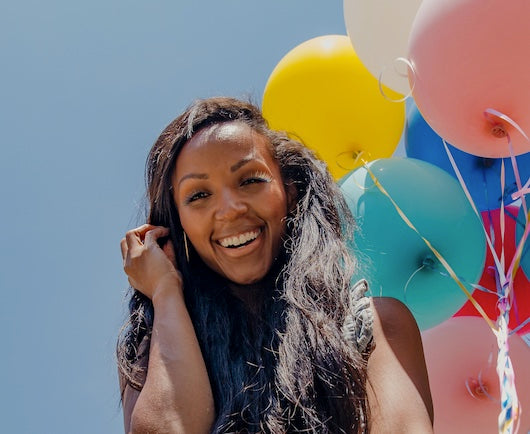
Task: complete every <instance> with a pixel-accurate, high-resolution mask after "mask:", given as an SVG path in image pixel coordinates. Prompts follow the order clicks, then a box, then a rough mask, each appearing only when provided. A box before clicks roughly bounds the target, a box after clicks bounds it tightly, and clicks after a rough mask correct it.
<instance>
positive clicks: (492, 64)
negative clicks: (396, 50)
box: [409, 0, 530, 158]
mask: <svg viewBox="0 0 530 434" xmlns="http://www.w3.org/2000/svg"><path fill="white" fill-rule="evenodd" d="M529 50H530V1H528V0H509V1H506V0H424V1H423V2H422V4H421V6H420V8H419V10H418V13H417V15H416V18H415V20H414V22H413V25H412V29H411V34H410V38H409V60H410V62H411V64H412V68H411V71H410V74H409V81H410V82H411V87H412V86H413V87H414V88H413V97H414V100H415V102H416V104H417V106H418V108H419V110H420V112H421V114H422V115H423V117H424V118H425V120H426V121H427V122H428V123H429V125H430V126H431V127H432V128H433V130H435V131H436V132H437V133H438V135H440V136H441V137H443V138H444V139H446V140H447V141H448V142H449V143H451V144H452V145H454V146H456V147H457V148H460V149H462V150H464V151H466V152H468V153H471V154H475V155H479V156H483V157H489V158H500V157H507V156H509V155H510V148H509V145H508V140H507V137H506V136H503V133H504V132H506V133H508V134H509V136H510V138H511V141H512V145H513V149H514V154H515V155H519V154H523V153H525V152H529V151H530V142H529V141H528V140H527V139H526V138H525V137H524V135H523V134H521V133H520V132H519V131H518V128H517V127H519V128H520V129H522V130H523V131H524V132H525V133H526V136H528V137H530V110H529V109H528V107H529V102H530V51H529ZM488 109H493V110H494V111H496V112H497V113H500V114H502V115H504V116H507V118H504V119H503V118H502V116H499V115H498V114H497V115H496V114H488V115H485V112H486V111H487V110H488ZM493 113H495V112H493ZM511 121H513V123H515V125H516V126H513V123H512V122H511Z"/></svg>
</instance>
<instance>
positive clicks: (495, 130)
mask: <svg viewBox="0 0 530 434" xmlns="http://www.w3.org/2000/svg"><path fill="white" fill-rule="evenodd" d="M491 134H492V135H493V136H494V137H497V138H498V139H502V138H503V137H506V136H507V134H508V133H507V132H506V129H505V128H504V125H502V124H495V125H493V126H492V127H491Z"/></svg>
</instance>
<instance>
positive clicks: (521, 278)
mask: <svg viewBox="0 0 530 434" xmlns="http://www.w3.org/2000/svg"><path fill="white" fill-rule="evenodd" d="M518 212H519V208H518V207H517V206H515V205H510V206H507V207H506V208H505V215H504V217H505V219H504V220H505V230H504V243H503V242H502V238H501V230H500V210H499V209H497V210H493V211H483V212H482V221H483V223H484V227H485V228H486V230H487V231H488V233H490V227H493V230H494V234H495V241H494V247H495V251H496V252H497V256H499V257H500V254H501V250H502V247H503V244H504V257H505V263H506V266H505V267H506V269H508V267H509V265H510V263H511V261H512V258H513V257H514V255H515V249H516V247H517V246H516V238H515V229H516V224H517V222H516V218H517V215H518ZM487 250H488V252H487V255H486V263H485V265H484V271H483V273H482V277H481V278H480V281H479V285H480V286H482V287H484V288H487V289H488V290H490V291H492V293H489V292H485V291H482V290H480V289H476V290H475V291H474V292H473V294H472V296H473V298H474V299H475V300H476V301H477V302H478V304H479V305H480V306H481V307H482V308H483V309H484V311H485V312H486V315H488V317H489V318H490V319H492V320H493V321H495V320H496V319H497V317H498V316H499V312H500V311H499V308H498V303H499V297H498V296H497V283H496V280H495V263H494V261H493V255H492V254H491V252H490V251H489V249H487ZM454 316H480V314H479V312H478V310H477V309H476V308H475V306H473V304H472V303H471V301H469V300H468V301H467V302H466V303H465V304H464V306H462V307H461V308H460V310H459V311H458V312H456V313H455V314H454ZM529 317H530V281H528V279H527V278H526V276H525V274H524V272H523V270H522V269H521V268H520V269H518V270H517V273H516V274H515V279H514V284H513V300H512V307H511V310H510V322H509V324H508V327H509V328H510V329H511V330H514V329H516V328H517V327H518V326H519V325H520V324H522V323H523V322H524V321H525V320H526V319H528V318H529ZM529 332H530V324H527V325H526V326H524V327H522V328H521V329H519V330H517V333H519V334H521V335H522V334H525V333H529Z"/></svg>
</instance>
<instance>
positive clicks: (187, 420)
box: [122, 225, 214, 434]
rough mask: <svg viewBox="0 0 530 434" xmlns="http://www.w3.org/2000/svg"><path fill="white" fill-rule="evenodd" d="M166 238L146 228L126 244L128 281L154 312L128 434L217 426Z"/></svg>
mask: <svg viewBox="0 0 530 434" xmlns="http://www.w3.org/2000/svg"><path fill="white" fill-rule="evenodd" d="M165 235H167V229H165V228H160V227H155V226H151V225H144V226H141V227H140V228H138V229H135V230H133V231H129V232H128V233H127V236H126V238H125V239H124V240H122V254H123V257H124V269H125V272H126V273H127V275H128V276H129V281H130V283H131V285H132V286H133V287H135V288H136V289H138V290H139V291H141V292H142V293H143V294H145V295H146V296H147V297H149V298H150V299H151V300H152V302H153V307H154V320H153V331H152V335H151V341H150V349H149V361H148V366H147V376H146V379H145V384H144V386H143V388H142V390H141V391H140V392H138V391H136V390H134V389H133V388H132V387H130V386H125V389H124V394H123V411H124V420H125V431H126V432H131V433H147V432H149V433H153V434H154V433H203V432H204V433H206V432H209V430H210V428H211V426H212V424H213V421H214V402H213V397H212V391H211V387H210V383H209V379H208V374H207V371H206V367H205V364H204V360H203V357H202V353H201V350H200V347H199V343H198V341H197V337H196V335H195V331H194V328H193V324H192V322H191V319H190V317H189V314H188V310H187V308H186V305H185V303H184V296H183V291H182V279H181V275H180V273H179V272H178V271H177V270H176V269H175V267H174V265H173V264H172V261H171V260H170V259H168V257H172V256H173V252H172V249H171V247H168V248H165V252H164V251H163V250H162V249H161V248H160V247H159V246H158V243H157V238H159V237H162V236H165ZM168 244H169V243H168ZM122 381H123V380H122Z"/></svg>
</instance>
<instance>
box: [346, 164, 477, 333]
mask: <svg viewBox="0 0 530 434" xmlns="http://www.w3.org/2000/svg"><path fill="white" fill-rule="evenodd" d="M366 167H367V168H368V169H369V170H370V172H372V174H373V175H374V177H375V178H376V179H377V180H378V181H379V183H380V184H381V185H382V187H383V188H384V189H385V190H386V191H387V193H388V195H389V196H390V197H391V198H392V200H393V201H394V202H395V203H396V204H397V207H398V208H399V209H400V210H401V211H402V212H403V214H404V215H405V216H406V218H408V219H409V220H410V222H411V223H412V225H413V226H414V227H415V228H416V229H417V231H418V232H419V234H418V233H417V232H416V231H414V230H413V229H412V228H410V227H409V226H408V225H407V223H405V221H404V219H403V218H402V217H401V216H400V215H399V213H398V211H397V209H396V207H395V206H394V204H392V202H391V200H390V199H389V198H388V197H387V196H386V195H385V194H383V193H382V192H381V190H380V188H378V187H377V185H376V184H375V183H374V182H373V180H372V177H371V176H370V173H369V171H368V170H367V168H366ZM366 167H360V168H358V169H356V170H354V171H353V172H350V174H349V175H347V176H346V177H345V178H343V179H342V180H341V185H340V188H341V190H342V192H343V195H344V197H345V199H346V202H347V204H348V207H349V208H350V210H351V212H352V213H353V215H354V217H355V219H356V223H357V231H356V233H355V239H354V240H353V241H351V242H350V244H349V248H350V249H351V251H352V252H353V254H354V255H355V256H356V257H357V260H358V263H359V266H360V271H359V273H360V274H362V276H359V277H364V278H366V280H367V281H368V283H369V285H370V290H371V294H372V295H374V296H379V295H381V296H389V297H394V298H397V299H399V300H401V301H402V302H404V303H405V304H406V305H407V306H408V308H409V309H410V310H411V312H412V313H413V315H414V317H415V318H416V321H417V323H418V325H419V327H420V329H421V330H425V329H428V328H431V327H433V326H435V325H437V324H440V323H441V322H443V321H445V320H446V319H448V318H450V317H451V316H452V315H453V314H454V313H456V311H458V309H459V308H460V307H461V306H462V305H463V304H464V303H465V302H466V301H467V297H466V295H465V294H464V292H463V291H462V289H461V288H460V286H458V284H457V283H456V281H455V280H454V279H453V278H452V277H451V275H450V274H449V273H448V272H447V271H446V269H445V268H444V266H443V265H442V264H441V263H440V262H439V260H438V259H437V258H436V256H435V255H434V253H433V252H432V250H431V249H430V248H429V247H428V245H427V244H426V243H425V241H424V240H423V239H422V237H423V238H425V239H426V240H427V241H429V242H430V243H431V245H432V246H433V247H434V248H435V249H436V250H437V251H438V252H439V253H440V255H441V256H442V258H443V259H445V260H446V261H447V262H448V263H449V265H450V266H451V268H452V269H453V270H454V272H455V274H456V275H457V276H458V278H459V279H460V280H461V281H462V282H463V283H464V284H466V286H467V289H468V290H469V291H470V292H472V287H471V286H470V284H472V283H476V282H478V280H479V279H480V277H481V275H482V272H483V268H484V262H485V258H486V240H485V235H484V230H483V227H482V221H481V219H480V218H479V217H478V216H477V215H476V214H475V213H474V211H473V209H472V207H471V205H470V204H469V201H468V199H467V198H466V196H465V194H464V192H463V190H462V188H461V187H460V185H459V183H458V181H456V179H454V178H453V177H452V176H451V175H449V174H448V173H447V172H445V171H444V170H442V169H440V168H438V167H436V166H435V165H433V164H430V163H427V162H425V161H421V160H416V159H413V158H387V159H380V160H375V161H372V162H370V163H368V164H367V165H366ZM420 235H421V236H420Z"/></svg>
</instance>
